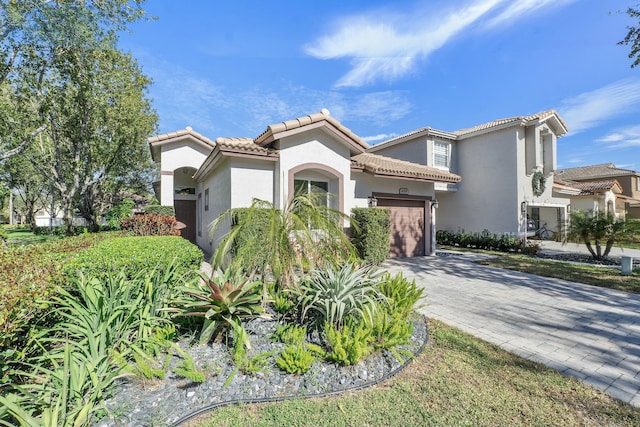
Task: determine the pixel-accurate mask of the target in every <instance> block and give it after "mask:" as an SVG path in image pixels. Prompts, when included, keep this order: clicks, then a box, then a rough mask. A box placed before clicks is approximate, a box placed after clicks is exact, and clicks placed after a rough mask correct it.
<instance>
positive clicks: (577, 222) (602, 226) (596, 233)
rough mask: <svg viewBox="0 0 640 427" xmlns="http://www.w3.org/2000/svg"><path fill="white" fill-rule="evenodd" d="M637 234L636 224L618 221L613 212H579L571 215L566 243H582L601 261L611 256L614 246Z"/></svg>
mask: <svg viewBox="0 0 640 427" xmlns="http://www.w3.org/2000/svg"><path fill="white" fill-rule="evenodd" d="M637 232H638V230H637V228H636V227H635V223H632V222H629V221H626V220H623V219H617V218H616V217H615V216H614V215H613V213H611V212H606V213H604V212H599V211H597V212H595V213H593V212H585V211H582V210H578V211H576V212H572V213H571V215H570V222H569V227H568V230H567V236H566V238H565V243H566V242H567V241H569V240H578V241H581V242H582V243H584V244H585V245H586V247H587V249H588V250H589V253H590V254H591V256H592V257H593V258H594V259H596V260H599V259H602V258H606V257H607V256H608V255H609V252H611V248H612V247H613V245H614V244H616V243H620V242H622V241H624V240H627V239H629V238H631V237H632V236H633V235H634V234H636V233H637ZM603 245H604V251H603Z"/></svg>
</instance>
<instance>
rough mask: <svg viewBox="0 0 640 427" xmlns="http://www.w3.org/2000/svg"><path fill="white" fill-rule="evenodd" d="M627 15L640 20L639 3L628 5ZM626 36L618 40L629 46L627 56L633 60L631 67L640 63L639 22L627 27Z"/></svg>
mask: <svg viewBox="0 0 640 427" xmlns="http://www.w3.org/2000/svg"><path fill="white" fill-rule="evenodd" d="M626 13H627V15H629V17H630V18H632V19H633V20H634V21H638V22H640V3H638V4H636V5H635V6H629V7H628V8H627V10H626ZM627 30H628V32H627V35H626V37H625V38H624V39H623V40H622V41H620V42H618V44H619V45H626V46H629V47H630V48H631V51H630V52H629V58H630V59H631V60H633V63H632V64H631V68H633V67H635V66H637V65H640V24H639V25H634V26H630V27H627Z"/></svg>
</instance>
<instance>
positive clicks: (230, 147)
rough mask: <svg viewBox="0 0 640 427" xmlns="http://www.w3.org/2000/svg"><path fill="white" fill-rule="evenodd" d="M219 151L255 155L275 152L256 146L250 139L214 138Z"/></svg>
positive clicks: (274, 151)
mask: <svg viewBox="0 0 640 427" xmlns="http://www.w3.org/2000/svg"><path fill="white" fill-rule="evenodd" d="M216 146H217V147H218V148H219V149H220V150H221V151H236V152H245V153H255V154H275V153H277V150H272V149H270V148H267V147H261V146H259V145H257V144H256V143H255V142H254V141H253V139H251V138H216Z"/></svg>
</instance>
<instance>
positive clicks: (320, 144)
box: [275, 129, 353, 213]
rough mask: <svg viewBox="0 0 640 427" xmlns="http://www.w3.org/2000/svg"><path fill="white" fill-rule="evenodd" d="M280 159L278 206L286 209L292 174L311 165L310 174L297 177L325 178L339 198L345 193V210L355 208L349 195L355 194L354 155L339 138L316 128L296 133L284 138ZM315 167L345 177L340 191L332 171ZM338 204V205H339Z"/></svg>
mask: <svg viewBox="0 0 640 427" xmlns="http://www.w3.org/2000/svg"><path fill="white" fill-rule="evenodd" d="M278 147H279V149H280V157H279V160H278V163H277V165H276V169H275V171H276V172H275V173H276V176H275V194H276V204H277V206H279V207H282V206H285V205H286V203H287V201H288V199H289V198H290V197H291V194H289V191H290V190H289V188H288V187H289V172H290V171H291V170H295V169H297V168H300V167H304V165H308V166H309V168H308V170H307V171H301V172H299V174H298V177H301V178H304V177H308V178H313V177H324V178H326V179H327V181H328V182H329V191H330V192H331V193H332V194H334V195H336V197H338V195H339V194H340V190H341V191H342V194H343V211H344V212H347V213H348V212H349V211H350V210H351V207H352V206H353V200H352V199H351V198H350V197H348V196H347V195H348V194H350V193H352V192H353V184H352V183H351V181H350V176H351V153H350V150H349V147H348V146H347V145H346V144H345V143H344V142H342V141H339V140H338V139H337V137H336V136H334V135H331V134H329V133H328V132H327V131H323V130H321V129H315V130H312V131H309V132H304V133H300V134H295V135H292V136H290V137H286V138H283V139H282V140H281V141H280V142H279V146H278ZM314 165H326V166H328V167H329V168H331V169H333V170H335V171H336V172H337V173H338V174H340V175H342V177H343V187H344V188H342V189H338V188H337V181H336V179H337V178H336V176H335V175H333V174H332V172H330V171H327V170H323V169H322V168H319V167H315V166H314ZM335 207H338V206H337V202H336V206H335Z"/></svg>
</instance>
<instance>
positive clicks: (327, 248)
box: [211, 193, 355, 287]
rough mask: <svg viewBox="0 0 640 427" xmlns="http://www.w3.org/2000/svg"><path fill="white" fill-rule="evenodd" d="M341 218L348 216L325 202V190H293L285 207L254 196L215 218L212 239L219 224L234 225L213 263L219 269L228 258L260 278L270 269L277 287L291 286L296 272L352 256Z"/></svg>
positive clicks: (235, 266)
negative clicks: (299, 191) (242, 204)
mask: <svg viewBox="0 0 640 427" xmlns="http://www.w3.org/2000/svg"><path fill="white" fill-rule="evenodd" d="M322 202H324V203H322ZM344 218H348V216H346V215H345V214H343V213H341V212H339V211H337V210H334V209H331V208H329V207H328V206H327V205H326V193H324V194H315V193H311V194H297V195H296V196H295V197H293V198H292V199H291V200H290V201H289V204H288V205H287V206H286V207H285V208H284V209H278V208H277V207H276V206H274V205H273V204H272V203H270V202H268V201H265V200H260V199H254V201H253V203H252V204H251V207H249V208H234V209H230V210H228V211H226V212H224V213H223V214H222V215H220V216H219V217H218V218H217V219H216V220H215V221H214V222H213V224H212V227H211V236H212V237H213V236H214V234H215V232H216V231H217V230H218V229H219V228H220V227H221V226H222V225H223V224H226V225H229V224H233V227H232V228H231V230H230V232H229V233H228V234H227V235H225V237H224V238H223V239H222V241H221V242H220V244H219V246H218V248H217V249H216V251H215V253H214V255H213V259H212V264H213V266H214V267H216V268H223V267H225V264H226V262H228V259H227V257H228V256H231V260H230V267H231V268H232V269H239V270H243V271H255V272H258V273H259V274H261V275H262V279H263V280H265V279H266V278H267V277H266V276H267V272H271V274H272V275H273V278H274V279H275V280H277V281H278V282H279V284H280V285H281V286H283V287H289V286H291V285H292V284H294V283H295V277H296V273H297V272H300V271H308V270H311V269H313V268H317V267H323V266H326V265H330V264H331V263H335V262H337V261H339V260H344V259H347V258H348V257H350V256H355V250H354V248H353V245H352V244H351V242H350V241H349V238H348V237H347V235H346V234H345V233H344V230H343V228H342V220H343V219H344Z"/></svg>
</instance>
